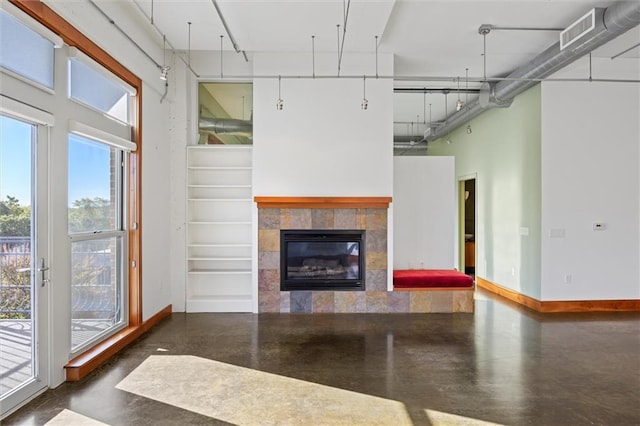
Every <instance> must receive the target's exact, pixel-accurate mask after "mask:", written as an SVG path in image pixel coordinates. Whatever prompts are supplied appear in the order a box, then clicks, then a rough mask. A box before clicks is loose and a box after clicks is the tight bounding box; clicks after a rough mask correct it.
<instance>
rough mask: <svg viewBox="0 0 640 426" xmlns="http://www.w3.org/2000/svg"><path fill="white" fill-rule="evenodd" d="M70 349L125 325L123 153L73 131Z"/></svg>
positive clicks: (69, 198) (70, 219) (81, 345)
mask: <svg viewBox="0 0 640 426" xmlns="http://www.w3.org/2000/svg"><path fill="white" fill-rule="evenodd" d="M68 145H69V167H68V212H69V213H68V220H69V237H70V239H71V342H72V344H71V351H72V352H75V351H80V350H82V349H84V348H86V347H88V346H89V345H91V344H92V343H94V342H95V341H97V340H99V339H100V338H102V337H103V336H105V335H107V334H109V333H111V332H113V330H115V329H118V328H119V327H120V326H122V325H123V324H125V318H124V317H123V314H122V313H123V312H124V311H125V307H126V301H125V299H126V298H125V297H123V295H125V294H126V292H125V291H124V276H125V270H124V260H123V259H124V249H123V247H124V241H125V231H124V230H123V227H122V223H123V221H122V217H123V214H124V212H123V203H122V202H121V201H120V200H121V199H122V192H123V191H122V182H123V178H122V169H123V168H122V166H121V165H122V162H123V161H124V151H123V150H122V149H119V148H116V147H114V146H112V145H108V144H106V143H103V142H98V141H95V140H92V139H88V138H85V137H83V136H79V135H76V134H73V133H71V134H69V142H68Z"/></svg>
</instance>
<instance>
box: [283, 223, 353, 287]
mask: <svg viewBox="0 0 640 426" xmlns="http://www.w3.org/2000/svg"><path fill="white" fill-rule="evenodd" d="M363 260H364V231H361V230H355V231H351V230H338V231H336V230H311V231H309V230H283V231H281V290H283V291H291V290H364V261H363Z"/></svg>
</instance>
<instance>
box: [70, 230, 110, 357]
mask: <svg viewBox="0 0 640 426" xmlns="http://www.w3.org/2000/svg"><path fill="white" fill-rule="evenodd" d="M122 238H123V237H122V236H119V235H118V236H113V237H109V238H97V239H90V240H80V241H74V242H72V243H71V350H72V351H75V350H76V349H78V348H79V347H81V346H83V345H85V344H86V343H88V342H91V341H93V340H95V339H96V338H97V337H98V336H101V335H103V334H106V333H108V332H109V331H110V330H111V329H112V328H113V327H114V326H117V325H118V324H120V323H122V294H123V289H122V282H123V280H122V276H121V273H120V270H121V259H122Z"/></svg>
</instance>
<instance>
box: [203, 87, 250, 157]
mask: <svg viewBox="0 0 640 426" xmlns="http://www.w3.org/2000/svg"><path fill="white" fill-rule="evenodd" d="M198 111H199V117H198V118H199V120H198V143H199V144H253V85H252V84H251V83H200V84H198Z"/></svg>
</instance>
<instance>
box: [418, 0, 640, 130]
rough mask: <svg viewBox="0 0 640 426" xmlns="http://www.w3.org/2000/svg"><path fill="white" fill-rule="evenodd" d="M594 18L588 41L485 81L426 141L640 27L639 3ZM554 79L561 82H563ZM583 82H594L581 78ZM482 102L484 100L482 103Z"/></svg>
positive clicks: (551, 50) (615, 7) (611, 8)
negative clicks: (506, 74) (476, 96)
mask: <svg viewBox="0 0 640 426" xmlns="http://www.w3.org/2000/svg"><path fill="white" fill-rule="evenodd" d="M596 18H597V19H596V21H597V22H596V29H595V32H594V35H593V36H592V37H591V38H589V39H587V40H586V41H584V42H583V43H580V44H578V45H577V46H576V47H573V48H568V49H565V50H561V49H560V42H558V43H555V44H554V45H553V46H551V47H549V48H548V49H547V50H545V51H544V52H542V53H541V54H539V55H538V56H536V57H535V58H533V59H532V60H531V61H529V62H527V63H526V64H524V65H522V66H521V67H519V68H517V69H516V70H515V71H513V72H512V73H511V74H509V75H508V76H507V77H506V78H503V79H500V81H498V82H497V83H495V82H486V83H485V84H484V85H483V89H482V91H481V94H480V97H479V98H478V99H475V100H473V101H470V102H469V104H467V105H466V106H465V108H463V110H462V111H460V112H457V113H454V114H452V115H450V116H449V117H447V119H446V121H447V122H446V124H444V125H442V126H439V127H437V128H435V129H434V131H433V132H431V134H430V135H429V136H428V137H426V138H425V140H427V141H433V140H436V139H438V138H441V137H443V136H445V135H447V134H448V133H450V132H451V131H453V130H454V129H456V128H458V127H460V126H461V125H463V124H465V123H467V122H468V121H469V120H471V119H472V118H474V117H476V116H478V115H479V114H480V113H482V112H484V111H485V110H487V109H490V108H494V107H499V106H502V105H504V104H510V103H511V101H512V100H513V98H514V97H515V96H517V95H519V94H520V93H522V92H524V91H525V90H527V89H529V88H530V87H533V86H534V85H535V84H536V82H537V81H540V80H544V79H545V78H546V77H548V76H550V75H552V74H553V73H555V72H557V71H559V70H560V69H562V68H564V67H566V66H568V65H569V64H571V63H573V62H574V61H576V60H577V59H579V58H581V57H583V56H584V55H585V54H587V53H589V52H591V51H593V50H594V49H596V48H598V47H600V46H602V45H603V44H605V43H607V42H609V41H611V40H613V39H614V38H616V37H617V36H619V35H620V34H623V33H624V32H626V31H628V30H630V29H631V28H633V27H635V26H636V25H638V24H640V2H636V1H633V2H631V1H620V2H617V3H614V4H613V5H611V6H609V7H608V8H606V9H604V10H603V11H601V13H598V14H597V15H596ZM550 80H551V79H550ZM553 80H558V81H560V80H562V79H553ZM574 81H575V79H574ZM584 81H593V80H592V79H584ZM481 100H484V101H483V102H482V103H481V102H480V101H481Z"/></svg>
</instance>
